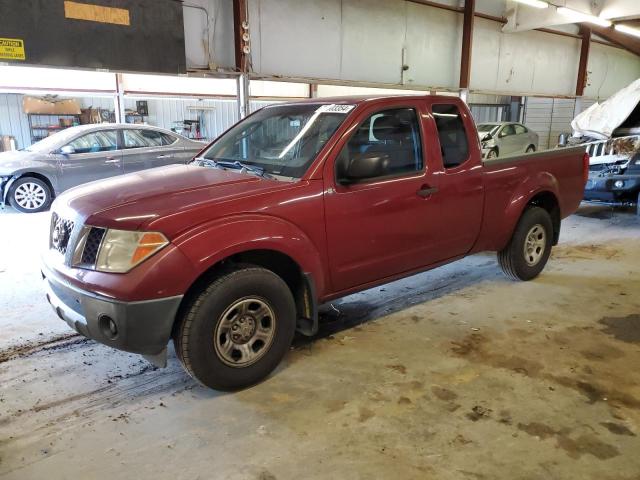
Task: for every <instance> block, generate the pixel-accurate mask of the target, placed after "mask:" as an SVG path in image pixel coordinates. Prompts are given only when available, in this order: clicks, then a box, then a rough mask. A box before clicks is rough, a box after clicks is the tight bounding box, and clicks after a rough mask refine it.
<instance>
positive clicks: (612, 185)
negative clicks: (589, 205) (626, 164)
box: [584, 175, 640, 204]
mask: <svg viewBox="0 0 640 480" xmlns="http://www.w3.org/2000/svg"><path fill="white" fill-rule="evenodd" d="M616 182H622V185H621V186H616ZM638 192H640V175H608V176H602V177H601V176H598V175H589V179H588V180H587V184H586V185H585V189H584V199H585V200H592V201H600V202H609V203H620V204H626V203H629V202H635V200H636V199H637V195H638Z"/></svg>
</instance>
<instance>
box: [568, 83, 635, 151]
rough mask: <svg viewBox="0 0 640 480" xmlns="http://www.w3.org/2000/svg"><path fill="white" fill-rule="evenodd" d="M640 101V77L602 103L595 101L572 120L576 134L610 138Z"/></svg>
mask: <svg viewBox="0 0 640 480" xmlns="http://www.w3.org/2000/svg"><path fill="white" fill-rule="evenodd" d="M638 102H640V79H638V80H636V81H635V82H633V83H631V84H630V85H628V86H626V87H624V88H623V89H622V90H620V91H618V92H616V93H614V94H613V95H611V96H610V97H609V98H607V99H606V100H605V101H604V102H602V103H594V104H593V105H591V106H590V107H589V108H587V109H586V110H585V111H584V112H582V113H581V114H579V115H577V116H576V117H575V118H574V119H573V120H572V121H571V128H572V129H573V135H574V136H583V135H585V136H589V137H595V138H602V139H605V138H610V137H611V134H612V133H613V131H614V130H615V129H616V128H618V127H619V126H620V125H621V124H622V123H623V122H624V121H625V120H626V119H627V117H628V116H629V115H631V112H633V110H634V109H635V108H636V106H637V105H638Z"/></svg>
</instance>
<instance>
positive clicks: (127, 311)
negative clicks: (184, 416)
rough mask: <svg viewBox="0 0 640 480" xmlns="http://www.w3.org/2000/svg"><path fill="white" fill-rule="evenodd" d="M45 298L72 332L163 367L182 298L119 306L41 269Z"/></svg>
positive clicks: (46, 269) (111, 299) (109, 299)
mask: <svg viewBox="0 0 640 480" xmlns="http://www.w3.org/2000/svg"><path fill="white" fill-rule="evenodd" d="M42 278H43V280H44V286H45V291H46V297H47V300H48V301H49V303H50V304H51V306H52V307H53V309H54V311H55V312H56V314H57V315H58V317H60V318H61V319H62V320H64V321H65V322H66V323H67V324H68V325H69V326H70V327H71V328H73V329H74V330H75V331H77V332H78V333H80V334H81V335H84V336H85V337H87V338H91V339H93V340H96V341H97V342H100V343H103V344H104V345H108V346H110V347H113V348H116V349H118V350H124V351H127V352H132V353H139V354H141V355H144V356H145V358H147V359H148V360H149V361H150V362H151V363H153V364H154V365H156V366H165V365H166V348H167V343H168V342H169V339H170V338H171V331H172V328H173V323H174V320H175V317H176V313H177V311H178V307H179V306H180V302H181V301H182V295H179V296H175V297H167V298H160V299H154V300H146V301H137V302H122V301H118V300H116V299H113V298H108V297H104V296H102V295H98V294H95V293H92V292H88V291H85V290H82V289H80V288H78V287H76V286H74V285H71V284H70V283H69V282H67V281H65V280H64V279H63V278H61V277H60V276H59V275H57V274H56V273H55V272H53V271H52V270H50V269H48V268H46V267H44V268H43V270H42Z"/></svg>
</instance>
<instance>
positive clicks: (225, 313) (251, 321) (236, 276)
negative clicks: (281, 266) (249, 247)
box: [173, 267, 296, 390]
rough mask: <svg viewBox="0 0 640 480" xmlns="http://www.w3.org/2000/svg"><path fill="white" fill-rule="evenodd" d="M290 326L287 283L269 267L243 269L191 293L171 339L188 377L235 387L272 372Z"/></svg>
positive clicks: (287, 344)
mask: <svg viewBox="0 0 640 480" xmlns="http://www.w3.org/2000/svg"><path fill="white" fill-rule="evenodd" d="M295 325H296V308H295V302H294V299H293V295H292V294H291V291H290V290H289V287H288V286H287V284H286V283H285V282H284V281H283V280H282V279H281V278H280V277H279V276H278V275H276V274H275V273H273V272H271V271H269V270H266V269H264V268H259V267H246V268H240V269H238V270H234V271H232V272H230V273H227V274H225V275H223V276H221V277H220V278H218V279H216V280H215V281H213V282H212V283H211V284H210V285H209V286H208V287H207V288H205V289H204V290H203V291H202V292H201V293H200V294H199V295H197V296H196V297H195V299H194V300H193V302H192V303H191V304H190V305H189V307H188V308H187V309H186V310H185V312H184V315H183V317H182V319H181V320H180V324H179V328H178V329H177V330H176V334H175V335H174V339H173V341H174V345H175V349H176V352H177V354H178V358H179V359H180V361H181V362H182V364H183V366H184V368H185V369H186V370H187V372H188V373H189V374H190V375H191V376H192V377H194V378H195V379H196V380H198V381H199V382H200V383H202V384H203V385H206V386H207V387H211V388H215V389H218V390H237V389H241V388H244V387H248V386H251V385H253V384H255V383H257V382H258V381H260V380H262V379H263V378H265V377H266V376H267V375H269V373H271V372H272V371H273V369H274V368H275V367H276V366H277V365H278V364H279V363H280V361H281V360H282V358H283V357H284V355H285V353H286V352H287V351H288V349H289V347H290V345H291V341H292V339H293V335H294V332H295Z"/></svg>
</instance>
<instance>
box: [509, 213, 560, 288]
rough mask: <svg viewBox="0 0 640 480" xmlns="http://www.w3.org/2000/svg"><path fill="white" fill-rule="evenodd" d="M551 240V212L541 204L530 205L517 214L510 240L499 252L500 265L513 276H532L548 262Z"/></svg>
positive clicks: (528, 278) (515, 278)
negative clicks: (517, 219)
mask: <svg viewBox="0 0 640 480" xmlns="http://www.w3.org/2000/svg"><path fill="white" fill-rule="evenodd" d="M552 242H553V225H552V223H551V216H550V215H549V213H548V212H547V211H546V210H545V209H543V208H540V207H529V208H527V209H526V210H525V211H524V213H523V214H522V217H520V220H519V221H518V225H517V226H516V229H515V231H514V232H513V236H512V237H511V240H510V241H509V244H508V245H507V246H506V247H505V248H504V249H503V250H502V251H500V252H498V262H499V263H500V267H502V270H503V271H504V273H505V274H506V275H507V276H509V277H511V278H513V279H514V280H531V279H533V278H535V277H537V276H538V275H539V274H540V272H541V271H542V269H543V268H544V266H545V265H546V264H547V260H549V255H550V254H551V244H552Z"/></svg>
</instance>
